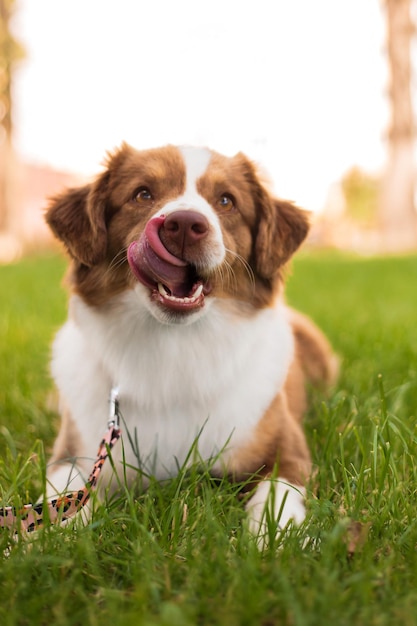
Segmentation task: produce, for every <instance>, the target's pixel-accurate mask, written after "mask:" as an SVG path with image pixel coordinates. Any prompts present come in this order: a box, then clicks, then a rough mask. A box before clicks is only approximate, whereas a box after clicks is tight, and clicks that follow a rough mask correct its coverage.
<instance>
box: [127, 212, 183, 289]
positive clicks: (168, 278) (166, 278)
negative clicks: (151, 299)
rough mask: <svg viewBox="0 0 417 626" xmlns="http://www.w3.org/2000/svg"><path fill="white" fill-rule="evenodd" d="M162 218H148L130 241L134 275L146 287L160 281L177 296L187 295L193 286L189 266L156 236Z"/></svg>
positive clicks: (128, 254)
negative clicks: (141, 229)
mask: <svg viewBox="0 0 417 626" xmlns="http://www.w3.org/2000/svg"><path fill="white" fill-rule="evenodd" d="M164 220H165V218H164V217H154V218H153V219H151V220H149V222H148V224H147V225H146V228H145V230H144V232H143V234H142V236H141V237H140V239H139V240H138V241H134V242H133V243H131V244H130V246H129V249H128V252H127V258H128V261H129V265H130V267H131V268H132V271H133V273H134V274H135V276H136V278H138V280H140V281H141V282H142V283H144V284H145V285H146V286H147V287H155V283H162V284H163V285H165V287H168V289H169V290H170V291H171V293H172V294H173V295H175V296H177V297H184V296H186V295H187V294H188V293H189V291H190V289H191V287H192V285H191V284H190V281H191V275H192V271H191V266H190V265H189V264H188V263H187V262H186V261H183V260H182V259H179V258H178V257H176V256H174V255H173V254H171V253H170V252H169V251H168V250H167V249H166V248H165V246H164V245H163V243H162V241H161V239H160V237H159V229H160V228H161V226H162V224H163V223H164Z"/></svg>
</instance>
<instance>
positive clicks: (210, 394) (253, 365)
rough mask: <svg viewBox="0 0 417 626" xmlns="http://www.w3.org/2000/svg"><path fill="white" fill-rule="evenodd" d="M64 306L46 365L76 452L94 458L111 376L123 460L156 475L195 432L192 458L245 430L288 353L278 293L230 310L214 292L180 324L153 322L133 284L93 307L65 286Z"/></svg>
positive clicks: (274, 386) (168, 471)
mask: <svg viewBox="0 0 417 626" xmlns="http://www.w3.org/2000/svg"><path fill="white" fill-rule="evenodd" d="M71 310H72V315H71V318H70V320H69V321H68V322H67V323H66V324H65V325H64V327H63V328H62V329H61V330H60V332H59V333H58V335H57V338H56V340H55V343H54V351H53V361H52V372H53V375H54V378H55V380H56V383H57V385H58V388H59V390H60V392H61V394H62V397H63V400H64V402H65V403H66V405H67V406H68V407H69V410H70V412H71V415H72V417H73V419H74V421H75V422H76V425H77V428H78V430H79V431H80V433H81V436H82V441H83V451H82V455H83V456H84V457H87V458H94V455H95V453H96V448H97V445H98V442H99V438H100V436H101V435H102V433H103V431H104V429H105V426H106V418H107V413H108V396H109V391H110V388H111V386H112V385H115V384H117V385H118V386H119V388H120V404H121V411H122V414H123V419H124V424H123V431H124V433H125V435H124V447H125V455H126V461H127V463H130V464H134V465H138V464H139V465H141V466H142V468H143V469H145V471H147V472H151V473H153V474H155V475H156V477H157V478H159V479H160V478H163V477H166V476H169V475H172V474H174V473H175V472H176V469H177V466H178V464H180V465H182V463H183V462H184V460H185V459H186V457H187V454H188V453H189V450H190V448H191V446H192V444H193V442H194V441H195V439H196V437H197V436H198V451H199V455H200V456H201V457H202V458H205V459H207V458H210V457H212V456H213V455H216V454H217V453H219V452H220V451H221V450H223V451H224V455H223V456H224V458H225V460H227V453H228V450H230V449H231V448H232V447H234V446H236V445H238V444H239V443H241V442H243V441H245V440H247V439H248V438H250V436H251V432H252V430H253V428H254V426H255V424H256V423H257V422H258V420H259V419H260V418H261V417H262V415H263V413H264V412H265V410H266V409H267V408H268V406H269V404H270V402H271V400H272V399H273V397H274V396H275V395H276V393H277V392H278V391H279V389H280V387H281V386H282V384H283V382H284V380H285V377H286V374H287V371H288V367H289V364H290V362H291V360H292V357H293V340H292V335H291V332H290V329H289V325H288V322H287V318H286V309H285V306H284V305H282V304H281V303H279V304H277V305H276V307H275V308H268V309H265V310H262V311H259V312H257V313H256V314H254V315H253V316H251V317H247V316H246V317H245V316H242V317H238V316H236V315H233V314H232V313H230V312H228V311H227V309H225V307H224V306H223V305H222V303H221V302H216V301H214V302H212V303H211V307H210V309H209V311H208V312H207V314H206V315H205V316H203V317H201V318H200V319H198V320H196V321H195V322H194V323H193V324H190V325H163V324H161V323H159V322H158V321H157V320H155V319H154V318H153V317H152V316H151V315H150V314H149V313H148V312H147V311H144V310H143V308H142V306H141V304H140V298H139V296H138V294H137V293H136V291H135V290H132V291H129V292H127V293H125V294H123V295H121V296H118V297H116V298H115V299H114V300H113V301H112V302H111V303H110V305H108V306H107V307H106V308H105V309H101V310H98V309H93V308H91V307H88V306H87V305H86V304H84V303H83V302H82V300H81V299H79V298H78V297H77V296H74V297H73V298H72V303H71ZM127 431H128V432H129V433H130V435H131V436H132V438H133V439H134V440H136V441H137V443H138V450H136V452H135V451H134V450H133V449H132V446H131V444H130V442H129V440H128V438H127V436H126V432H127ZM226 444H227V445H226ZM225 446H226V448H225Z"/></svg>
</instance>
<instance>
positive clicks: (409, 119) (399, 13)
mask: <svg viewBox="0 0 417 626" xmlns="http://www.w3.org/2000/svg"><path fill="white" fill-rule="evenodd" d="M411 2H412V0H385V2H384V4H385V11H386V23H387V51H388V62H389V70H390V86H389V100H390V109H391V121H390V126H389V129H388V155H387V164H386V170H385V173H384V176H383V180H382V186H381V198H380V220H381V229H382V245H383V247H384V248H385V249H386V250H388V251H395V250H405V249H412V248H416V247H417V212H416V209H415V189H416V172H415V168H414V154H413V153H414V137H415V126H414V115H413V104H412V96H411V85H412V65H411V43H412V38H413V36H414V25H413V23H412V19H411Z"/></svg>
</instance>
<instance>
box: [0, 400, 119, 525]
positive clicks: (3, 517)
mask: <svg viewBox="0 0 417 626" xmlns="http://www.w3.org/2000/svg"><path fill="white" fill-rule="evenodd" d="M119 421H120V412H119V399H118V389H117V388H113V389H112V391H111V394H110V417H109V420H108V425H107V426H108V428H107V432H106V433H105V435H104V437H103V439H102V440H101V442H100V446H99V449H98V452H97V459H96V462H95V463H94V466H93V470H92V472H91V474H90V476H89V477H88V480H87V482H86V483H85V485H84V487H83V488H82V489H80V490H79V491H72V492H69V493H67V494H65V495H63V496H60V497H59V498H55V499H54V500H50V501H49V502H46V503H43V502H40V503H39V504H25V505H24V506H23V507H22V508H21V509H16V507H13V506H5V507H3V508H0V528H14V529H15V530H16V531H17V527H18V526H19V525H20V528H21V530H22V531H24V532H28V533H30V532H33V531H34V530H37V529H38V528H40V527H41V526H43V525H44V523H45V522H48V523H50V524H56V523H62V522H65V521H66V520H68V519H70V518H71V517H74V515H76V514H77V513H78V512H79V511H81V509H82V508H83V507H84V506H85V505H86V504H87V502H88V501H89V499H90V497H91V493H92V492H93V491H94V489H95V488H96V487H97V483H98V478H99V476H100V473H101V470H102V468H103V465H104V462H105V460H106V459H107V457H108V456H109V451H110V450H111V449H112V448H113V446H114V445H115V443H117V441H118V440H119V438H120V435H121V430H120V426H119ZM45 509H46V511H45Z"/></svg>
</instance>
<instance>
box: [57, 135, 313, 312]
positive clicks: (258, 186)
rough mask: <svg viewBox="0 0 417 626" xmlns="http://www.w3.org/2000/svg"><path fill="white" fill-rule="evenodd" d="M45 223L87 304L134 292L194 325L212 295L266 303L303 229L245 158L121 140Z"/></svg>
mask: <svg viewBox="0 0 417 626" xmlns="http://www.w3.org/2000/svg"><path fill="white" fill-rule="evenodd" d="M47 221H48V223H49V225H50V227H51V229H52V230H53V232H54V233H55V234H56V235H57V237H58V238H60V239H61V240H62V241H63V242H64V244H65V245H66V247H67V249H68V251H69V253H70V255H71V257H72V259H73V265H72V271H71V275H70V276H71V283H72V287H73V289H74V290H75V291H76V292H78V293H79V294H80V295H81V296H82V297H83V298H84V299H85V300H86V301H87V302H88V303H89V304H91V305H101V304H104V303H105V302H106V301H108V300H109V299H110V298H112V297H113V296H114V295H116V294H118V293H120V292H122V291H125V290H127V289H135V291H136V292H137V293H138V295H139V297H140V298H141V300H142V301H143V302H144V304H145V305H146V308H147V310H148V311H149V312H151V314H152V315H153V316H154V317H155V318H156V319H158V320H160V321H161V322H165V323H189V322H192V321H194V320H196V319H198V318H199V317H201V316H202V315H203V314H204V313H205V312H206V311H207V310H208V309H209V307H210V303H211V302H213V301H214V299H215V298H221V299H223V301H234V302H239V303H245V304H247V305H248V306H250V307H255V308H262V307H265V306H268V305H269V304H271V302H272V300H273V298H274V296H275V295H276V292H277V290H278V288H279V285H280V278H281V269H282V267H283V265H284V264H285V263H286V262H287V261H288V259H289V258H290V257H291V255H292V254H293V252H294V251H295V250H296V249H297V248H298V246H299V245H300V243H301V242H302V241H303V239H304V238H305V236H306V234H307V231H308V223H307V219H306V214H305V213H304V212H303V211H300V210H299V209H298V208H296V207H294V206H293V205H292V204H290V203H288V202H285V201H281V200H276V199H275V198H273V197H272V196H271V195H270V193H269V192H268V191H267V189H266V188H265V186H264V185H263V184H262V182H261V181H260V179H259V177H258V175H257V172H256V168H255V167H254V166H253V164H252V163H251V162H250V161H249V160H248V159H247V158H246V157H245V156H244V155H242V154H238V155H236V156H235V157H233V158H228V157H225V156H222V155H220V154H218V153H216V152H212V151H210V150H207V149H203V148H176V147H174V146H167V147H164V148H159V149H154V150H145V151H136V150H134V149H133V148H131V147H129V146H127V145H124V146H122V148H121V149H120V150H118V151H117V152H116V153H114V154H113V155H112V156H110V157H109V159H108V163H107V168H106V170H105V171H104V173H103V174H101V175H100V176H99V177H98V178H97V179H96V180H95V182H93V183H91V184H89V185H85V186H84V187H81V188H79V189H73V190H70V191H68V192H66V193H65V194H63V195H62V196H60V197H58V198H56V199H55V200H54V201H53V202H52V203H51V205H50V207H49V210H48V212H47Z"/></svg>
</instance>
